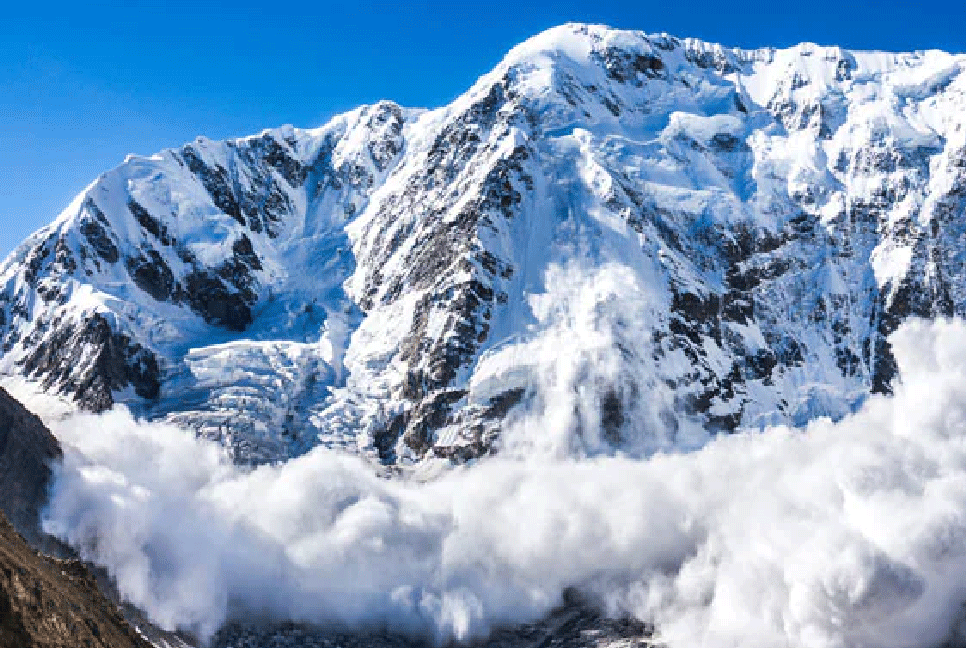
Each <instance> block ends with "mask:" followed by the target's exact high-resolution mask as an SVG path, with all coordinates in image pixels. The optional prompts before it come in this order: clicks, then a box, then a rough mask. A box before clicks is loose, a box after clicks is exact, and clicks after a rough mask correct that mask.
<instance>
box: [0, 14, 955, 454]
mask: <svg viewBox="0 0 966 648" xmlns="http://www.w3.org/2000/svg"><path fill="white" fill-rule="evenodd" d="M964 61H966V57H964V56H958V55H951V54H946V53H943V52H935V51H932V52H916V53H904V54H889V53H879V52H850V51H846V50H842V49H839V48H826V47H819V46H816V45H812V44H802V45H799V46H797V47H793V48H790V49H787V50H774V49H766V50H756V51H744V50H735V49H729V48H725V47H722V46H719V45H714V44H709V43H703V42H700V41H696V40H693V39H678V38H674V37H670V36H667V35H651V36H648V35H645V34H642V33H638V32H627V31H618V30H613V29H609V28H606V27H601V26H589V25H576V24H571V25H565V26H562V27H558V28H555V29H551V30H549V31H547V32H544V33H543V34H540V35H538V36H536V37H534V38H532V39H530V40H528V41H526V42H525V43H523V44H521V45H519V46H518V47H516V48H514V49H513V50H512V51H511V52H510V53H509V54H508V55H507V56H506V58H505V59H504V61H503V62H502V63H500V65H498V66H497V67H496V68H495V69H494V70H493V71H491V72H490V73H488V74H486V75H484V76H483V77H482V78H480V80H479V81H478V82H477V83H476V84H474V86H473V87H472V88H470V89H469V90H468V91H467V92H466V93H465V94H464V95H462V96H461V97H459V98H458V99H456V100H455V101H454V102H453V103H452V104H450V105H448V106H445V107H442V108H439V109H437V110H432V111H422V110H408V109H403V108H400V107H398V106H396V105H395V104H392V103H389V102H382V103H379V104H376V105H373V106H367V107H363V108H359V109H357V110H355V111H353V112H350V113H347V114H345V115H342V116H339V117H336V118H335V119H333V120H332V121H331V122H330V123H329V124H326V125H325V126H323V127H321V128H318V129H313V130H300V129H295V128H291V127H285V128H281V129H277V130H270V131H265V132H263V133H261V134H259V135H256V136H253V137H249V138H243V139H239V140H232V141H227V142H212V141H210V140H205V139H198V140H196V141H195V142H193V143H191V144H187V145H185V146H184V147H182V148H180V149H176V150H167V151H163V152H161V153H159V154H158V155H155V156H152V157H150V158H140V157H130V158H128V159H127V160H126V161H125V162H124V163H123V164H122V165H121V166H119V167H118V168H116V169H114V170H112V171H109V172H108V173H106V174H104V175H103V176H101V177H100V178H98V179H97V180H96V181H95V182H94V183H93V184H92V185H91V186H90V187H88V188H87V189H86V190H85V191H84V192H83V193H82V194H81V195H80V196H78V197H77V199H75V201H74V202H73V203H72V204H71V205H70V206H69V207H68V208H67V210H65V211H64V212H63V213H62V214H61V215H60V216H59V217H58V218H57V219H56V220H55V221H54V222H53V223H52V224H51V225H49V226H48V227H46V228H44V229H42V230H41V231H39V232H38V233H37V234H35V235H33V236H32V237H30V238H29V239H28V240H27V241H26V242H25V243H24V244H23V245H21V246H20V248H18V249H17V250H16V251H15V252H14V253H13V254H12V255H11V256H10V257H9V258H8V259H7V260H6V261H5V262H4V263H3V265H2V266H0V290H2V304H3V309H2V310H0V324H2V329H0V330H2V339H3V356H2V359H0V369H2V370H3V371H4V372H6V373H9V374H17V375H24V376H27V377H29V378H32V379H35V380H36V381H38V382H39V384H40V386H41V387H42V388H43V389H46V390H48V391H51V392H57V393H61V394H66V395H69V396H70V397H72V398H74V399H75V401H76V402H77V403H78V404H79V405H80V406H82V407H84V408H86V409H92V410H98V411H99V410H104V409H107V408H109V407H111V406H112V405H113V404H115V403H125V404H128V405H129V406H131V407H132V408H133V409H134V410H135V412H136V413H138V414H139V415H141V416H144V417H148V418H151V419H159V420H166V421H169V422H176V423H182V424H187V425H189V426H191V427H193V428H195V429H197V430H198V431H199V433H200V434H201V435H203V436H205V437H209V438H216V439H219V440H221V441H222V442H223V443H225V444H226V445H227V446H228V447H229V448H231V450H232V451H233V453H234V456H235V459H236V460H237V461H240V462H256V463H258V462H266V461H274V460H278V459H284V458H286V457H289V456H294V455H299V454H302V453H304V452H305V451H307V450H308V449H309V448H311V447H313V446H315V445H318V444H322V445H325V446H330V447H336V448H344V449H349V450H351V451H353V452H359V453H362V454H363V455H366V456H369V457H372V458H374V459H378V460H379V461H382V462H383V463H386V464H409V463H412V462H420V461H421V460H425V459H427V458H432V457H438V458H444V459H449V460H454V461H464V460H467V459H471V458H473V457H476V456H479V455H481V454H484V453H488V452H490V451H493V450H501V451H504V452H521V453H526V452H533V451H540V452H549V453H554V454H561V455H574V454H576V455H586V454H589V455H596V454H612V453H615V452H623V453H628V454H631V455H646V454H650V453H652V452H654V451H656V450H660V449H666V448H678V447H695V446H698V445H701V444H703V443H704V442H705V441H706V439H707V438H708V436H709V435H711V434H715V433H718V432H727V431H732V430H735V429H737V428H739V427H753V428H754V427H761V426H765V425H772V424H782V423H789V424H793V425H802V424H804V423H806V422H807V421H809V420H812V419H814V418H816V417H818V416H823V415H830V416H832V417H833V418H838V417H841V416H843V415H844V414H846V413H847V412H849V411H851V410H853V409H854V408H855V407H856V406H857V404H858V403H860V402H861V401H863V399H865V398H866V397H867V396H868V395H869V394H870V393H874V392H888V391H889V390H890V386H891V385H892V384H893V382H894V381H895V379H896V372H897V368H896V364H895V361H894V359H893V357H892V353H891V349H890V347H889V344H888V342H887V339H886V336H887V335H888V334H890V333H891V332H892V331H894V330H895V329H896V328H897V326H898V325H899V323H900V322H901V321H903V320H904V319H906V318H908V317H909V316H924V317H935V316H938V315H954V314H956V315H966V295H964V289H963V286H966V282H964V280H963V279H964V277H963V274H964V263H963V262H964V252H966V245H964V236H966V231H964V227H963V213H964V205H966V129H964V128H963V126H964V122H966V110H964V108H966V79H964V76H963V75H962V74H961V72H962V69H963V64H964ZM564 393H566V394H571V393H577V394H578V396H579V398H578V406H577V407H576V408H574V407H569V406H568V407H566V408H561V406H560V403H562V402H567V403H569V402H570V399H563V400H562V399H559V398H555V396H554V394H564ZM554 408H560V411H554ZM547 416H552V417H556V420H557V421H558V422H559V423H560V425H558V426H555V427H554V428H553V429H554V430H559V431H561V432H559V433H557V434H558V437H559V438H558V437H553V436H552V435H550V434H549V433H546V432H545V431H542V430H537V429H534V428H533V426H530V427H528V425H527V421H528V420H529V419H531V418H533V419H537V418H539V419H540V420H546V417H547Z"/></svg>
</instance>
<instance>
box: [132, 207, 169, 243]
mask: <svg viewBox="0 0 966 648" xmlns="http://www.w3.org/2000/svg"><path fill="white" fill-rule="evenodd" d="M127 207H128V209H130V210H131V214H133V215H134V218H135V220H137V222H138V224H139V225H140V226H141V227H143V228H144V230H145V231H146V232H148V233H149V234H151V235H152V236H154V237H155V238H156V239H158V241H160V242H161V245H174V244H175V242H176V241H175V240H174V238H173V237H172V236H171V235H170V234H169V233H168V227H167V226H166V225H165V224H164V223H162V222H161V221H160V220H158V219H157V218H155V217H154V216H152V215H151V214H150V213H149V212H148V210H147V209H145V208H144V207H142V206H141V204H140V203H139V202H137V201H136V200H134V199H133V198H132V199H131V200H129V201H128V203H127Z"/></svg>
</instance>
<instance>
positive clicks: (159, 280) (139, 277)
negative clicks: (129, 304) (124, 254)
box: [124, 250, 175, 301]
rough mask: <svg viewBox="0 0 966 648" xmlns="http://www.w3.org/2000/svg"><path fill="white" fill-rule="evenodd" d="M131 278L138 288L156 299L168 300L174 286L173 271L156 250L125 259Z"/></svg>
mask: <svg viewBox="0 0 966 648" xmlns="http://www.w3.org/2000/svg"><path fill="white" fill-rule="evenodd" d="M124 263H125V265H126V266H127V270H128V272H129V273H130V275H131V279H133V280H134V283H135V284H136V285H137V287H138V288H140V289H141V290H143V291H144V292H146V293H147V294H149V295H151V297H153V298H154V299H156V300H158V301H168V300H169V299H170V298H171V295H172V293H173V291H174V288H175V280H174V273H172V272H171V268H169V267H168V264H167V263H165V261H164V257H162V256H161V255H160V254H159V253H158V252H157V251H156V250H148V251H146V252H144V253H142V254H141V255H140V256H138V257H128V258H127V259H126V260H125V262H124Z"/></svg>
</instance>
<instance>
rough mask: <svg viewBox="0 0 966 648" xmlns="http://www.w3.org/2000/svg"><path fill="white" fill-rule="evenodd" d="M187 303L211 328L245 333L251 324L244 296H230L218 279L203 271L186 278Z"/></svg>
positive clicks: (197, 271) (250, 312) (185, 292)
mask: <svg viewBox="0 0 966 648" xmlns="http://www.w3.org/2000/svg"><path fill="white" fill-rule="evenodd" d="M184 299H185V300H186V301H187V302H188V303H189V304H190V305H191V308H192V309H193V310H194V311H195V312H197V313H199V314H200V315H201V316H202V317H204V319H205V321H206V322H208V323H209V324H217V325H219V326H224V327H225V328H227V329H228V330H229V331H244V330H245V329H246V328H247V327H248V325H249V324H251V323H252V309H251V305H250V304H249V303H248V302H247V301H246V298H245V295H243V294H241V293H238V292H231V291H230V290H229V289H228V287H227V286H225V284H224V283H223V282H222V281H221V280H220V279H219V278H218V277H215V276H213V275H211V274H209V273H208V272H205V271H203V270H200V269H196V270H195V271H193V272H191V273H190V274H189V275H187V276H186V277H185V278H184Z"/></svg>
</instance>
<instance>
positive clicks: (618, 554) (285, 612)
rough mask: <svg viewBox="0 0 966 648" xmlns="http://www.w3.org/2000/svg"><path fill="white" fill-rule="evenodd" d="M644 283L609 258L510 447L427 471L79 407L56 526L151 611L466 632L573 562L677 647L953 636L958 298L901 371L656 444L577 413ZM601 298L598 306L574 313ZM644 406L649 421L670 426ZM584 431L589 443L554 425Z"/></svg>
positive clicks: (958, 551) (963, 343)
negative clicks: (814, 403)
mask: <svg viewBox="0 0 966 648" xmlns="http://www.w3.org/2000/svg"><path fill="white" fill-rule="evenodd" d="M617 279H620V278H619V277H618V278H617ZM600 281H602V279H601V278H600V277H598V278H597V281H596V283H595V285H597V286H598V288H599V287H600V286H601V285H602V284H601V283H600ZM564 283H565V282H564ZM628 286H629V288H628ZM635 289H636V288H635V287H634V282H633V280H632V279H631V278H627V281H622V280H615V281H614V282H613V287H612V289H608V288H607V286H606V285H604V289H603V290H602V292H603V294H601V290H600V289H599V290H598V291H597V293H595V294H594V295H596V296H594V295H590V296H589V297H587V298H586V299H585V298H584V297H579V298H574V299H573V300H572V302H573V304H574V306H573V308H571V311H570V314H571V315H573V316H572V317H570V316H568V317H569V320H568V319H567V317H563V316H562V315H561V313H556V314H553V315H552V318H551V319H553V321H558V322H562V321H572V322H575V324H574V326H575V327H577V328H580V327H581V326H584V325H586V328H587V329H588V330H587V331H585V332H584V333H581V336H582V337H579V338H575V339H583V340H585V341H586V342H587V343H586V344H584V345H583V347H582V348H583V350H582V351H581V350H580V349H574V350H573V352H574V353H583V354H584V356H583V360H580V361H574V364H566V362H570V361H564V360H560V361H559V362H547V363H544V364H545V366H546V367H547V371H546V374H547V375H546V376H545V378H546V380H545V384H542V385H537V387H538V388H539V389H540V390H541V393H542V396H541V398H540V399H538V400H537V401H536V403H535V404H534V405H533V410H532V412H531V413H530V414H529V415H527V416H523V417H522V418H521V419H519V420H517V426H516V428H515V429H514V430H511V431H510V432H509V433H508V439H509V440H510V442H508V443H507V445H506V446H505V450H506V452H505V453H504V454H503V455H502V456H499V457H495V458H490V459H486V460H483V461H480V462H478V463H477V464H475V465H473V466H470V467H463V468H459V469H454V470H451V471H447V472H445V473H444V474H443V475H442V476H440V477H439V478H437V479H434V480H432V481H428V482H425V483H417V482H415V481H411V480H409V481H407V480H388V479H382V478H379V477H377V476H376V475H375V474H374V471H373V469H372V466H371V465H369V464H367V463H366V462H365V461H364V460H362V459H359V458H354V457H349V456H344V455H338V454H335V453H333V452H330V451H324V450H321V449H317V450H315V451H312V452H310V453H309V454H307V455H304V456H302V457H299V458H297V459H293V460H291V461H289V462H287V463H285V464H282V465H277V466H262V467H259V468H256V469H244V468H240V467H236V466H234V465H232V464H231V462H230V461H229V459H228V457H227V456H226V454H225V453H224V451H223V450H222V449H221V448H220V447H218V446H216V445H213V444H211V443H208V442H204V441H200V440H197V439H195V438H194V436H193V435H192V434H191V433H189V432H187V431H184V430H180V429H177V428H174V427H170V426H164V425H159V424H151V423H144V422H139V421H137V420H135V419H134V418H133V417H132V416H131V415H130V414H129V413H127V412H125V411H123V410H121V411H115V412H112V413H108V414H105V415H102V416H92V415H77V416H74V417H71V418H69V419H66V420H64V421H62V422H60V423H57V424H56V426H55V433H56V434H57V435H58V437H59V438H60V439H61V440H62V441H63V442H64V443H65V444H66V446H67V452H66V457H65V461H64V465H63V467H62V468H61V470H60V472H59V478H58V481H57V485H56V488H55V491H54V493H53V497H52V503H51V506H50V510H49V513H48V518H49V519H48V522H47V528H48V530H50V531H52V532H54V533H56V534H57V535H59V536H61V537H62V538H64V539H66V540H67V541H69V542H70V543H71V544H72V545H74V546H76V547H78V548H79V549H80V550H81V551H82V553H83V554H84V555H85V556H86V557H87V558H90V559H92V560H94V561H95V562H98V563H100V564H103V565H105V566H106V567H107V568H108V569H109V570H110V572H111V573H112V574H113V575H114V577H115V578H116V579H117V583H118V586H119V588H120V590H121V592H122V594H123V595H124V596H126V597H127V598H129V599H130V600H131V601H132V602H134V603H135V604H137V605H139V606H140V607H142V608H144V609H145V610H146V611H147V612H148V613H149V614H150V616H151V617H152V618H153V619H155V620H156V621H157V622H158V623H160V624H162V625H164V626H166V627H169V628H173V627H183V628H191V629H194V630H196V631H199V632H201V633H203V634H204V633H210V632H213V631H214V630H215V629H216V628H217V627H218V626H219V624H220V623H222V622H223V621H224V620H225V619H226V618H229V617H231V616H232V615H238V614H243V613H244V614H247V613H252V612H258V613H267V614H270V615H272V616H275V617H277V618H285V619H289V618H291V619H296V620H305V621H315V622H340V623H347V624H350V625H365V624H380V625H382V624H386V625H388V626H390V627H394V628H397V629H399V630H401V631H408V632H416V633H423V634H426V635H429V636H433V637H436V638H439V639H449V638H455V639H466V638H471V637H475V636H479V635H482V634H484V633H486V632H487V631H488V629H490V628H491V627H492V626H493V625H494V624H500V623H504V622H522V621H528V620H532V619H535V618H537V617H540V616H541V615H543V614H545V613H546V612H547V611H548V610H549V609H551V608H552V607H553V606H555V605H556V604H558V603H559V602H560V601H561V595H562V592H563V591H564V590H565V589H566V588H569V587H576V588H579V589H582V590H583V591H585V592H587V593H589V594H591V595H593V596H596V597H597V600H599V601H601V602H602V604H604V605H605V606H606V607H607V608H608V610H609V612H611V613H614V614H618V613H630V614H633V615H636V616H638V617H639V618H641V619H644V620H647V621H652V622H655V623H656V624H657V627H658V629H659V632H660V634H661V635H662V638H663V639H664V640H665V641H666V642H667V643H668V644H669V645H670V646H672V647H676V646H681V647H688V648H694V647H696V646H714V647H721V646H739V645H740V646H742V647H744V648H748V647H754V646H762V647H765V646H767V647H769V648H774V647H776V646H802V647H835V646H859V645H862V646H881V647H886V646H897V647H898V646H928V645H932V644H935V643H936V642H938V641H941V640H942V639H944V638H945V637H947V636H948V635H949V633H950V632H951V631H952V628H953V626H954V625H955V624H956V623H957V622H958V619H959V615H960V612H961V610H962V604H963V602H964V601H966V323H962V322H953V321H938V322H934V323H926V322H915V323H911V324H908V325H906V326H905V327H904V328H903V329H901V330H900V331H899V332H898V333H897V334H895V335H894V336H893V339H892V342H893V345H894V350H895V353H896V356H897V358H898V361H899V364H900V369H901V374H902V376H903V381H902V383H901V384H899V385H897V389H896V394H895V396H894V397H889V398H886V397H872V398H870V399H869V400H868V401H867V402H866V403H865V404H864V405H863V406H862V408H861V409H860V410H859V411H858V412H856V413H855V414H853V415H851V416H848V417H846V418H845V419H843V420H841V421H839V422H832V421H829V420H827V419H826V420H818V421H815V422H813V423H812V424H810V425H809V426H808V427H807V428H806V429H803V430H795V429H787V428H773V429H768V430H764V431H761V432H754V433H752V432H748V433H742V434H736V435H733V436H728V437H723V438H718V439H715V440H712V441H709V442H707V443H704V444H703V445H701V444H700V443H698V440H697V439H694V438H689V439H685V443H684V445H685V446H687V447H688V448H689V450H688V451H681V452H662V451H658V452H654V453H651V454H649V455H648V454H646V453H645V454H644V455H643V456H645V457H646V458H632V457H628V456H619V455H617V456H615V455H613V454H607V453H602V452H588V451H586V450H587V447H588V445H587V444H588V443H589V442H588V441H587V439H591V440H593V439H598V438H600V437H601V436H602V432H601V431H599V430H592V429H588V427H592V426H593V421H594V420H598V419H599V417H597V419H595V417H593V416H582V415H578V414H574V412H575V409H574V408H577V410H576V411H577V412H579V411H581V409H580V408H585V409H586V407H593V406H594V403H595V402H596V401H594V399H593V398H590V399H588V398H587V394H586V392H585V391H583V390H581V389H580V385H581V384H591V383H592V382H593V380H596V378H595V376H598V377H599V376H601V375H602V376H604V378H606V379H607V380H609V381H611V382H613V380H615V379H616V378H619V376H620V375H621V371H623V370H622V369H620V368H619V367H617V366H616V365H613V364H609V362H610V360H609V358H608V355H607V354H608V353H609V352H608V351H607V349H608V348H611V347H614V348H615V350H614V351H612V352H611V353H621V354H623V355H624V356H625V357H626V356H627V354H628V352H630V353H631V355H632V356H634V354H635V353H638V351H640V350H638V351H635V349H634V348H633V345H632V346H631V348H630V350H629V351H628V345H627V344H622V345H620V346H621V347H622V348H621V349H617V345H610V344H609V343H610V342H611V341H612V340H609V339H606V335H607V334H608V333H607V332H608V331H610V332H611V333H613V332H614V331H620V330H623V329H621V328H620V327H617V328H615V327H614V323H615V322H618V321H628V318H633V313H630V312H629V311H628V310H627V308H624V307H622V305H621V302H620V301H619V300H618V301H617V302H616V303H615V302H614V301H613V299H612V294H622V291H625V290H635ZM608 292H609V293H611V294H610V295H609V294H608ZM588 300H589V301H588ZM637 302H640V300H637ZM587 304H589V305H590V306H591V308H590V310H589V311H587V312H588V313H596V316H595V317H591V318H589V319H588V318H584V319H581V317H580V316H578V315H579V313H580V312H583V311H582V310H581V309H582V308H584V306H586V305H587ZM608 304H610V305H611V307H610V310H608V307H607V305H608ZM537 310H538V311H539V309H537ZM564 315H566V314H564ZM593 322H597V323H596V324H594V323H593ZM631 323H632V319H631ZM604 324H606V325H604ZM575 330H576V329H575ZM592 331H597V332H598V333H600V334H602V335H605V339H601V338H599V337H598V338H595V337H594V336H593V335H591V332H592ZM602 331H603V333H601V332H602ZM613 334H614V335H616V333H613ZM561 339H563V338H561ZM627 340H633V336H632V335H630V334H628V335H627ZM628 344H630V342H628ZM529 348H530V350H531V351H534V353H536V352H537V351H538V350H539V348H540V347H539V345H537V346H532V347H529ZM588 349H589V351H588ZM551 351H552V352H553V353H554V354H556V355H557V356H560V355H561V349H560V347H559V345H549V348H548V350H547V353H550V352H551ZM588 354H589V355H588ZM638 355H640V357H642V358H645V359H646V356H644V355H641V353H638ZM497 360H498V359H497ZM497 360H494V362H496V361H497ZM561 363H565V364H561ZM537 364H538V365H539V364H540V363H539V362H538V363H537ZM595 371H597V373H596V374H595V373H594V372H595ZM568 372H569V373H568ZM588 372H590V373H588ZM601 372H602V373H601ZM615 377H616V378H615ZM588 380H590V381H591V383H588V382H587V381H588ZM561 381H563V382H562V383H561ZM567 381H570V382H569V383H568V382H567ZM638 382H640V381H638ZM649 398H653V399H655V400H656V401H660V399H661V398H662V396H661V395H660V393H659V392H657V391H655V393H654V394H650V395H648V394H645V395H644V402H648V399H649ZM581 399H583V400H581ZM588 403H589V404H588ZM658 405H660V402H658ZM642 407H644V409H642V410H640V411H639V412H637V415H639V416H641V417H642V420H646V421H650V423H648V424H647V425H643V424H642V425H641V426H639V428H640V429H638V430H637V432H636V433H638V434H640V435H641V438H642V439H645V438H646V437H647V434H648V432H647V431H648V429H651V430H652V432H654V433H655V434H658V436H655V437H653V438H654V439H657V440H658V442H656V443H655V444H654V445H655V447H658V448H660V447H665V446H666V443H665V442H664V441H666V439H664V438H663V437H660V435H659V430H654V429H653V427H654V426H655V425H657V423H656V422H657V421H659V420H660V417H659V416H655V417H650V415H649V414H648V413H647V408H646V407H645V406H643V405H642ZM652 409H653V408H652ZM653 411H654V412H658V411H659V408H658V409H653ZM649 426H650V427H649ZM577 433H579V434H580V435H581V438H582V439H583V445H581V444H570V445H568V444H567V443H563V442H562V441H561V440H566V438H567V435H569V434H577ZM541 435H544V437H541ZM541 438H546V439H549V440H550V442H548V443H541V442H540V439H541ZM590 445H591V446H593V447H597V446H594V444H593V443H591V444H590ZM598 445H600V444H598ZM696 446H697V447H696ZM562 447H571V448H583V450H582V451H580V452H571V453H569V454H568V453H567V452H561V448H562ZM593 447H591V449H593ZM601 447H602V446H601ZM641 447H642V448H645V449H646V448H647V447H648V444H647V443H644V441H642V442H641ZM515 449H519V451H516V450H515ZM524 457H525V458H524Z"/></svg>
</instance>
